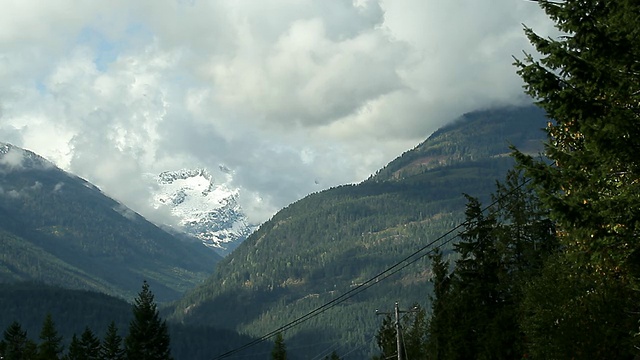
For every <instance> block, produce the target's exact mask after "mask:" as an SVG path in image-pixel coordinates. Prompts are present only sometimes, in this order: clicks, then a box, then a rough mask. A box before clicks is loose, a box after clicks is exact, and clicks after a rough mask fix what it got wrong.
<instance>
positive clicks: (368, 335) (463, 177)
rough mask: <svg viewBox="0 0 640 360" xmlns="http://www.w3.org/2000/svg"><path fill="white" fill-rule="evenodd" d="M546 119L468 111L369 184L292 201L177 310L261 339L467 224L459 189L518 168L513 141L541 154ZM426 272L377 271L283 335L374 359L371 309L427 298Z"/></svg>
mask: <svg viewBox="0 0 640 360" xmlns="http://www.w3.org/2000/svg"><path fill="white" fill-rule="evenodd" d="M545 125H546V119H545V117H544V115H543V114H542V112H540V111H539V110H538V109H536V108H534V107H522V108H505V109H498V110H490V111H481V112H476V113H472V114H468V115H465V116H463V117H462V118H460V119H458V120H457V121H455V122H454V123H453V124H452V125H450V126H447V127H445V128H443V129H441V130H439V131H437V132H435V133H434V134H433V135H432V136H431V137H430V138H429V139H428V140H426V141H425V142H424V143H422V144H420V145H419V146H417V147H416V148H415V149H413V150H411V151H408V152H406V153H405V154H403V155H402V156H400V157H399V158H397V159H396V160H394V161H393V162H391V163H390V164H389V165H388V166H386V167H385V168H384V169H382V170H381V171H379V172H378V173H377V174H376V175H375V176H372V177H371V178H370V179H368V180H367V181H364V182H362V183H360V184H358V185H345V186H340V187H337V188H333V189H329V190H326V191H322V192H319V193H315V194H312V195H309V196H307V197H306V198H304V199H302V200H300V201H298V202H295V203H293V204H291V205H290V206H288V207H286V208H284V209H282V210H281V211H280V212H278V213H277V214H276V215H275V216H273V218H271V219H270V220H269V221H267V222H266V223H265V224H263V225H262V226H261V227H260V229H259V230H258V231H256V232H255V233H254V234H252V235H251V236H250V237H249V238H248V239H247V240H246V241H245V242H244V243H243V244H242V245H241V246H240V247H238V248H237V249H236V250H235V251H234V252H233V253H232V254H231V255H229V257H227V258H225V259H224V260H223V261H221V262H220V263H219V264H218V267H217V271H216V272H215V273H214V275H213V276H211V277H210V278H209V279H208V280H207V281H206V283H205V284H203V285H202V286H200V287H198V288H197V289H195V290H194V291H192V292H190V293H189V294H188V295H187V296H185V297H184V298H183V299H182V300H180V301H179V302H178V303H177V305H176V308H175V311H174V313H173V318H174V319H178V320H181V321H184V322H185V323H188V324H210V323H218V324H223V325H224V326H227V327H229V328H230V329H237V330H239V331H241V332H246V333H248V334H251V335H255V336H260V335H263V334H265V333H268V332H270V331H272V330H274V329H277V328H278V327H280V326H282V325H285V324H287V323H288V322H289V321H292V320H294V319H295V318H297V317H300V316H302V315H305V314H307V313H308V312H309V311H312V310H314V309H315V308H316V307H318V306H320V305H322V304H325V303H327V302H329V301H332V300H334V299H336V297H338V296H340V295H341V294H343V293H345V292H347V291H349V290H350V289H353V288H354V287H356V286H358V284H360V283H362V282H364V281H367V280H369V279H371V278H372V277H374V276H376V275H377V274H379V273H380V272H381V271H383V270H385V269H386V268H387V267H389V266H391V265H393V264H395V263H396V262H398V261H400V260H401V259H403V258H405V257H406V256H408V255H409V254H411V253H413V252H414V251H415V250H417V249H419V248H421V247H423V246H425V244H427V243H428V242H430V241H432V240H434V239H436V238H437V237H439V236H440V235H441V234H444V233H445V232H446V231H447V230H449V229H451V228H452V227H454V226H455V225H457V224H459V223H460V222H461V220H462V219H463V218H464V214H463V212H464V206H465V199H464V196H463V194H464V193H467V194H470V195H472V196H478V197H480V198H487V197H488V195H489V194H490V193H491V192H492V191H493V190H494V189H495V186H494V185H495V182H496V180H499V179H502V178H503V177H504V174H505V173H506V171H507V170H508V169H509V168H510V167H511V166H512V164H513V162H512V159H511V158H509V157H508V156H507V154H508V153H509V145H510V144H512V145H515V146H517V147H518V148H520V149H524V150H526V151H529V152H534V153H535V152H537V151H539V150H541V148H542V146H541V143H542V139H543V138H544V133H543V132H542V131H541V130H540V129H541V128H543V127H544V126H545ZM428 269H429V267H428V264H427V260H426V259H421V260H420V261H417V262H416V263H415V264H413V265H411V266H408V267H407V268H406V269H404V270H402V271H400V272H398V273H397V274H394V275H393V276H392V277H389V278H387V279H381V280H380V281H379V283H376V284H375V286H372V287H371V288H369V289H367V290H366V291H363V292H361V293H358V294H357V295H354V296H353V297H349V299H348V301H346V302H343V303H341V304H340V305H339V306H336V307H334V308H331V309H329V310H328V311H326V312H324V313H322V314H321V315H320V316H318V317H314V318H312V319H311V320H309V321H306V322H304V323H302V324H301V325H299V326H296V327H294V328H293V329H292V330H289V331H287V332H286V333H285V334H284V335H285V340H286V341H287V344H289V345H290V347H291V348H298V349H299V350H298V352H299V353H300V354H307V356H308V357H309V358H312V357H313V356H314V355H316V354H318V353H320V352H321V351H322V350H323V349H326V348H327V347H328V346H330V345H334V344H340V345H341V346H344V347H342V348H341V349H338V351H337V352H338V354H339V355H340V353H347V352H350V355H349V356H348V357H347V358H363V357H365V356H369V355H371V349H372V348H373V347H374V346H373V344H375V339H374V334H375V331H376V329H377V328H378V326H379V324H380V321H381V319H380V318H376V316H375V309H377V308H380V309H385V308H391V307H392V306H393V304H394V302H395V301H399V302H400V304H401V306H405V307H408V306H411V305H412V304H414V303H419V304H421V305H422V306H423V307H424V306H426V303H427V299H428V295H429V293H430V284H429V282H428V280H429V278H430V274H429V270H428Z"/></svg>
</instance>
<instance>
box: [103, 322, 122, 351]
mask: <svg viewBox="0 0 640 360" xmlns="http://www.w3.org/2000/svg"><path fill="white" fill-rule="evenodd" d="M124 356H125V352H124V348H123V347H122V337H121V336H120V335H118V328H117V326H116V323H115V322H113V321H112V322H111V323H110V324H109V328H107V333H106V334H105V336H104V339H103V340H102V343H101V344H100V358H101V359H103V360H123V359H124V358H125V357H124Z"/></svg>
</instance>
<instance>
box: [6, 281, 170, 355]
mask: <svg viewBox="0 0 640 360" xmlns="http://www.w3.org/2000/svg"><path fill="white" fill-rule="evenodd" d="M132 315H133V318H132V320H131V322H130V323H129V331H128V333H127V335H126V337H124V338H123V337H121V336H120V335H119V334H118V327H117V326H116V323H115V321H112V322H111V323H110V324H109V326H108V328H107V330H106V333H105V335H104V338H103V339H102V340H100V339H99V338H98V337H97V336H96V335H95V333H94V331H93V330H91V329H90V328H89V327H88V326H87V327H85V329H84V331H83V332H82V333H81V334H79V335H77V334H74V335H73V336H72V338H71V341H70V343H69V346H68V349H67V350H66V351H65V346H64V343H63V337H62V336H61V335H59V334H58V330H57V329H56V325H55V322H54V321H53V317H52V315H51V314H48V315H47V316H46V317H45V319H44V322H43V324H42V329H41V331H40V334H39V337H38V338H39V340H40V341H39V342H36V341H34V340H33V339H31V338H29V337H28V335H27V331H25V330H24V329H23V328H22V326H21V325H20V323H19V322H17V321H14V322H12V323H11V324H10V325H9V326H8V327H7V329H6V330H5V331H4V333H3V336H2V339H1V340H0V359H3V360H32V359H42V360H55V359H64V360H91V359H95V360H98V359H99V360H118V359H121V360H124V359H136V360H144V359H148V360H151V359H153V360H162V359H172V357H171V347H170V337H169V331H168V327H167V324H166V322H165V321H163V320H162V319H161V318H160V315H159V312H158V309H157V305H156V303H155V301H154V296H153V293H152V292H151V290H150V289H149V285H148V284H147V283H146V281H145V282H144V284H143V285H142V290H141V291H140V293H139V294H138V297H137V298H136V299H135V304H134V306H133V314H132Z"/></svg>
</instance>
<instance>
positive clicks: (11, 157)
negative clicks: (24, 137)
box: [0, 147, 25, 171]
mask: <svg viewBox="0 0 640 360" xmlns="http://www.w3.org/2000/svg"><path fill="white" fill-rule="evenodd" d="M24 157H25V152H24V151H22V150H20V149H17V148H14V147H11V148H9V151H7V153H6V154H2V156H0V165H2V166H3V167H6V168H7V170H9V171H13V170H21V169H23V162H24Z"/></svg>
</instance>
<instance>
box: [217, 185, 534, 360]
mask: <svg viewBox="0 0 640 360" xmlns="http://www.w3.org/2000/svg"><path fill="white" fill-rule="evenodd" d="M530 181H531V179H526V180H525V181H524V182H522V183H521V184H519V185H518V186H516V187H515V188H514V189H512V190H511V191H509V192H508V193H506V194H504V195H502V196H501V197H498V198H496V199H494V200H493V201H492V202H491V203H490V204H489V205H487V206H485V207H484V208H482V210H481V213H484V212H485V211H487V210H489V209H490V208H492V207H494V206H495V205H497V204H498V203H499V202H500V201H501V200H503V199H504V198H506V197H507V196H509V195H511V194H513V193H515V192H516V191H517V190H519V189H521V188H522V187H523V186H524V185H526V184H528V183H529V182H530ZM498 210H500V207H499V208H498V209H496V210H495V211H494V212H493V213H496V212H497V211H498ZM472 220H473V219H469V220H466V221H464V222H462V223H460V224H458V225H457V226H455V227H453V228H452V229H450V230H449V231H447V232H445V233H444V234H442V235H440V236H439V237H437V238H436V239H435V240H433V241H431V242H429V243H427V244H426V245H424V246H423V247H421V248H419V249H418V250H416V251H414V252H413V253H411V254H410V255H408V256H406V257H404V258H403V259H402V260H400V261H398V262H396V263H395V264H394V265H392V266H391V267H389V268H387V269H385V270H384V271H382V272H380V273H378V274H377V275H375V276H373V277H371V278H370V279H369V280H367V281H365V282H363V283H361V284H359V285H358V286H356V287H354V288H352V289H351V290H349V291H347V292H345V293H344V294H342V295H340V296H338V297H337V298H335V299H333V300H331V301H329V302H326V303H325V304H323V305H321V306H319V307H317V308H316V309H314V310H312V311H310V312H308V313H307V314H305V315H303V316H300V317H299V318H296V319H294V320H292V321H290V322H288V323H287V324H285V325H282V326H280V327H279V328H277V329H275V330H273V331H271V332H269V333H266V334H264V335H262V336H260V337H259V338H257V339H254V340H252V341H250V342H248V343H246V344H244V345H242V346H240V347H237V348H235V349H233V350H230V351H227V352H226V353H223V354H221V355H218V357H216V358H214V359H215V360H217V359H224V358H227V357H229V356H231V355H233V354H235V353H238V352H240V351H243V350H245V349H247V348H250V347H252V346H254V345H257V344H259V343H261V342H263V341H266V340H267V339H269V338H271V337H273V336H275V335H276V334H278V333H280V332H283V331H286V330H289V329H291V328H293V327H295V326H297V325H299V324H301V323H303V322H305V321H307V320H309V319H311V318H314V317H316V316H318V315H320V314H322V313H324V312H325V311H327V310H329V309H331V308H333V307H335V306H337V305H339V304H341V303H343V302H345V301H347V300H349V299H351V298H352V297H354V296H356V295H357V294H359V293H361V292H363V291H365V290H367V289H368V288H370V287H372V286H374V285H376V284H378V283H380V282H382V281H383V280H385V279H387V278H388V277H390V276H392V275H394V274H396V273H398V272H399V271H401V270H403V269H405V268H406V267H408V266H410V265H412V264H414V263H415V262H417V261H418V260H420V259H422V258H424V257H425V256H428V255H429V254H431V253H432V252H433V251H434V250H435V249H439V248H441V247H443V246H444V245H446V244H448V243H450V242H452V241H453V240H454V239H455V238H457V237H458V236H459V235H460V234H462V233H463V232H460V233H458V234H456V235H455V236H453V237H451V238H449V239H447V240H445V241H442V242H441V243H440V244H439V245H437V246H435V244H436V243H437V242H439V241H441V240H443V239H445V238H446V237H448V236H450V235H451V234H453V233H454V232H455V231H457V230H458V229H460V228H462V227H465V226H468V225H469V224H470V223H471V221H472ZM429 248H431V249H430V250H429V251H427V252H425V253H424V254H421V253H422V252H424V251H425V250H427V249H429Z"/></svg>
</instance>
